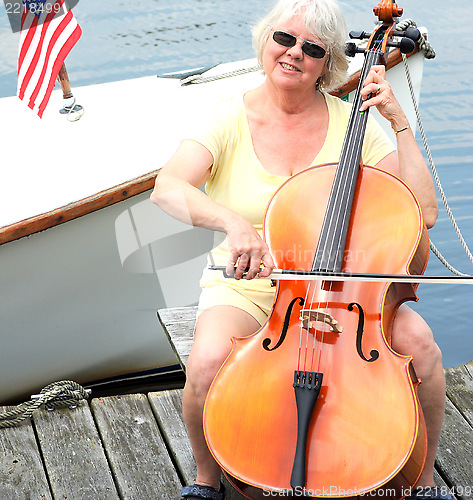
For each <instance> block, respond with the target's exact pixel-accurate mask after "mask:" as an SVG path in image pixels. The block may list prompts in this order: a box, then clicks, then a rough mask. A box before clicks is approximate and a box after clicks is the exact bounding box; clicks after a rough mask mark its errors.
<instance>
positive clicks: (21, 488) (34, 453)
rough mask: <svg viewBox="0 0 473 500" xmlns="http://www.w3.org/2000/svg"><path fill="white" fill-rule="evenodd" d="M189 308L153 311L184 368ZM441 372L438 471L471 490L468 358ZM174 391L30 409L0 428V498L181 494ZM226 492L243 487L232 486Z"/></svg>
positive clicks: (183, 451)
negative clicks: (443, 392) (29, 414)
mask: <svg viewBox="0 0 473 500" xmlns="http://www.w3.org/2000/svg"><path fill="white" fill-rule="evenodd" d="M195 313H196V310H195V308H192V307H185V308H175V309H166V310H162V311H160V319H161V322H162V324H163V326H164V328H165V331H166V333H167V334H168V335H169V338H170V340H171V343H172V345H173V347H174V348H175V350H176V353H177V354H178V356H179V359H180V361H181V364H182V366H183V368H184V366H185V363H186V360H187V357H188V354H189V351H190V346H191V343H192V332H193V327H194V322H195ZM446 376H447V386H448V390H447V395H448V398H447V410H446V414H445V420H444V427H443V431H442V436H441V441H440V447H439V451H438V455H437V463H436V480H437V482H438V485H439V486H444V487H445V488H448V489H449V491H454V493H455V496H456V497H457V498H459V499H473V453H472V450H473V361H471V362H470V363H468V364H466V365H464V366H461V367H457V368H449V369H447V370H446ZM181 396H182V391H181V390H180V389H177V390H171V391H161V392H150V393H148V394H146V395H145V394H132V395H123V396H109V397H104V398H93V399H92V401H91V402H90V403H87V402H82V403H81V404H80V405H79V406H78V407H77V408H75V409H73V410H71V409H67V408H66V409H58V410H54V411H47V410H45V409H41V410H37V411H36V412H35V413H34V415H33V418H32V419H31V421H26V422H24V423H22V424H20V425H19V426H17V427H14V428H10V429H0V498H1V499H5V500H22V499H25V500H26V499H51V500H52V499H54V500H57V499H67V500H72V499H75V500H90V499H94V500H95V499H97V500H108V499H129V500H132V499H133V500H135V499H136V500H151V499H159V500H161V499H177V498H179V492H180V490H181V488H182V485H183V484H188V483H192V482H193V479H194V475H195V465H194V462H193V459H192V452H191V448H190V444H189V441H188V438H187V433H186V430H185V426H184V423H183V420H182V412H181ZM9 409H11V408H7V407H3V408H0V413H1V412H5V411H8V410H9ZM227 498H228V499H229V500H237V499H242V498H243V497H242V496H241V495H239V494H238V493H236V492H235V491H234V490H232V491H231V492H229V495H227Z"/></svg>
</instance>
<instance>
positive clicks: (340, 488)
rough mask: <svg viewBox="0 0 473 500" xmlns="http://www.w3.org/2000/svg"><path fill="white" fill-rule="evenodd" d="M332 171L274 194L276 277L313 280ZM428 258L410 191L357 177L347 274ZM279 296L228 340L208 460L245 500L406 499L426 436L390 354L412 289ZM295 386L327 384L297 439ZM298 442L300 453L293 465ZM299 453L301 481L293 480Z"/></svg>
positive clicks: (270, 234) (271, 241)
mask: <svg viewBox="0 0 473 500" xmlns="http://www.w3.org/2000/svg"><path fill="white" fill-rule="evenodd" d="M336 168H337V165H336V164H329V165H322V166H318V167H312V168H310V169H308V170H305V171H303V172H301V173H299V174H297V175H295V176H294V177H292V178H290V179H289V180H288V181H287V182H286V183H285V184H284V185H283V186H281V188H280V189H279V190H278V191H277V192H276V193H275V195H274V197H273V198H272V200H271V202H270V204H269V206H268V209H267V212H266V215H265V221H264V235H265V239H266V241H267V243H268V245H269V247H270V249H271V252H272V255H273V258H274V259H275V264H276V267H280V268H283V269H297V270H310V269H311V265H312V263H313V260H314V253H315V249H316V248H317V247H318V245H319V243H320V241H319V240H320V237H321V229H320V228H321V227H322V225H323V221H324V217H326V209H327V204H328V203H329V195H330V190H331V188H332V185H333V182H334V176H335V175H336ZM428 251H429V245H428V236H427V231H426V230H425V228H424V225H423V221H422V215H421V211H420V207H419V204H418V202H417V200H416V199H415V197H414V195H413V194H412V192H411V191H410V190H409V188H408V187H407V186H406V185H405V184H404V183H403V182H402V181H400V180H399V179H397V178H396V177H395V176H393V175H391V174H388V173H386V172H383V171H381V170H378V169H376V168H371V167H362V168H360V172H359V174H358V178H357V181H356V186H355V191H354V196H353V204H352V209H351V216H350V224H349V227H348V232H347V239H346V244H345V247H344V255H343V261H342V269H341V271H342V272H348V273H349V272H359V273H364V272H370V273H380V274H381V273H382V274H413V273H422V272H423V271H424V269H425V266H426V264H427V258H428ZM277 287H278V288H277V293H276V297H275V301H274V305H273V310H272V312H271V314H270V316H269V318H268V320H267V322H266V323H265V324H264V325H263V327H262V328H261V329H260V330H259V331H257V332H256V333H255V334H253V335H251V336H249V337H245V338H237V339H234V340H233V349H232V351H231V353H230V354H229V356H228V358H227V359H226V361H225V362H224V363H223V365H222V367H221V368H220V370H219V372H218V373H217V375H216V377H215V379H214V381H213V384H212V386H211V388H210V390H209V393H208V396H207V400H206V403H205V408H204V432H205V436H206V439H207V443H208V446H209V449H210V450H211V452H212V454H213V455H214V457H215V459H216V460H217V462H218V463H219V464H220V465H221V467H222V468H223V470H224V471H226V472H227V473H228V475H229V478H230V479H231V481H232V482H233V483H234V484H236V486H237V487H238V488H239V489H240V490H241V491H242V492H243V493H244V494H245V495H247V496H248V498H254V499H257V498H264V497H266V496H268V494H269V493H268V492H271V494H275V492H278V491H279V492H284V491H286V490H290V489H292V490H293V491H297V490H298V489H299V490H300V491H301V492H303V493H304V494H305V495H307V496H310V497H356V496H358V495H361V494H364V493H367V492H370V496H377V495H379V496H388V495H389V497H390V498H393V499H394V498H402V497H404V496H405V495H406V494H408V493H409V488H411V487H412V486H413V485H414V484H415V483H416V481H417V479H418V477H419V476H420V474H421V472H422V468H423V463H424V461H425V455H426V432H425V425H424V421H423V416H422V411H421V408H420V406H419V402H418V399H417V386H418V383H419V381H418V380H417V378H416V376H415V373H414V370H413V368H412V366H411V360H412V358H411V357H409V356H403V355H400V354H398V353H396V352H395V351H394V350H393V349H392V348H391V341H390V340H391V339H390V331H391V328H392V323H393V319H394V315H395V313H396V311H397V309H398V307H399V306H400V304H401V303H403V302H404V301H406V300H415V299H416V295H415V285H411V284H399V283H397V284H396V283H383V282H362V281H357V282H339V283H335V282H329V281H321V280H319V281H309V282H308V281H303V280H300V281H281V282H279V283H278V285H277ZM304 315H305V316H304ZM223 327H224V325H223ZM295 360H297V364H298V366H297V367H296V366H295ZM295 373H314V374H322V375H323V379H321V381H320V386H319V387H318V391H319V392H318V396H316V397H315V401H313V409H311V410H310V411H309V414H308V417H307V418H306V420H307V422H306V424H307V429H306V430H305V432H306V434H305V435H304V436H302V438H301V436H300V435H299V433H300V432H301V429H300V428H301V425H302V424H301V420H300V418H301V417H300V413H301V410H300V408H298V402H297V401H296V399H297V389H295V385H297V381H296V378H295ZM322 375H321V376H322ZM310 389H311V387H309V391H308V392H310ZM295 392H296V397H295ZM302 420H303V419H302ZM300 440H302V441H305V445H306V446H305V447H304V449H303V450H302V452H296V448H297V447H298V446H299V445H298V444H297V443H298V442H299V441H300ZM297 454H299V458H300V455H301V454H302V456H303V457H302V459H303V463H302V465H301V464H299V468H300V469H303V470H302V471H300V474H299V476H301V474H302V479H300V478H299V480H296V481H294V479H293V477H292V475H293V474H294V469H295V468H296V465H295V459H294V457H295V455H297ZM282 494H283V495H284V493H282ZM286 494H287V491H286Z"/></svg>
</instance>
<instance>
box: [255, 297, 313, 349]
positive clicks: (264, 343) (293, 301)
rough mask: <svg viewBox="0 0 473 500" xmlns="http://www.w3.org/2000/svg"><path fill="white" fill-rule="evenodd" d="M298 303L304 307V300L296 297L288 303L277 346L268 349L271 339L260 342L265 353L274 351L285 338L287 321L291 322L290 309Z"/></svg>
mask: <svg viewBox="0 0 473 500" xmlns="http://www.w3.org/2000/svg"><path fill="white" fill-rule="evenodd" d="M297 301H299V305H300V306H303V305H304V299H303V298H302V297H296V298H295V299H292V300H291V302H290V303H289V305H288V307H287V311H286V316H285V318H284V324H283V327H282V330H281V335H280V336H279V340H278V342H277V344H276V345H275V346H274V347H269V344H271V339H270V338H266V339H264V340H263V342H262V346H263V349H265V350H266V351H274V350H275V349H277V348H278V347H279V346H280V345H281V344H282V343H283V342H284V339H285V338H286V334H287V330H288V328H289V321H290V320H291V314H292V309H293V308H294V304H295V303H296V302H297Z"/></svg>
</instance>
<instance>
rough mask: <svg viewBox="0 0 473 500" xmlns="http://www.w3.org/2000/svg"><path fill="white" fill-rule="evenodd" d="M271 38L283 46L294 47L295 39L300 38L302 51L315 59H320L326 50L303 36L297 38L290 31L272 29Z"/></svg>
mask: <svg viewBox="0 0 473 500" xmlns="http://www.w3.org/2000/svg"><path fill="white" fill-rule="evenodd" d="M273 40H274V41H275V42H276V43H278V44H279V45H282V46H283V47H294V45H295V44H296V43H297V41H298V40H301V41H302V42H303V43H302V46H301V48H302V52H304V54H307V55H308V56H309V57H313V58H315V59H322V58H323V57H324V56H325V54H326V53H327V51H326V50H325V49H324V48H323V47H321V46H320V45H317V44H316V43H314V42H308V41H307V40H304V39H303V38H297V37H296V36H294V35H291V34H290V33H286V32H285V31H280V30H276V31H273Z"/></svg>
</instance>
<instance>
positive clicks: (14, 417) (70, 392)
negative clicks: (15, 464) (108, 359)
mask: <svg viewBox="0 0 473 500" xmlns="http://www.w3.org/2000/svg"><path fill="white" fill-rule="evenodd" d="M88 397H89V392H88V391H87V390H86V389H84V388H83V387H82V386H80V385H79V384H78V383H76V382H73V381H72V380H62V381H60V382H54V383H52V384H49V385H47V386H46V387H44V389H42V390H41V392H40V393H39V394H38V395H36V396H32V399H31V400H30V401H26V402H25V403H21V404H20V405H19V406H18V407H17V408H16V409H14V410H11V411H9V412H6V413H2V414H0V429H5V428H7V427H14V426H16V425H18V424H20V423H21V422H22V421H23V420H26V419H27V418H31V416H32V415H33V412H34V411H35V410H37V409H38V408H39V407H40V406H42V405H44V406H45V408H46V409H47V410H54V409H56V408H64V407H69V408H71V409H72V408H75V407H77V406H78V404H79V403H80V402H81V401H82V400H86V399H87V398H88Z"/></svg>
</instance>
